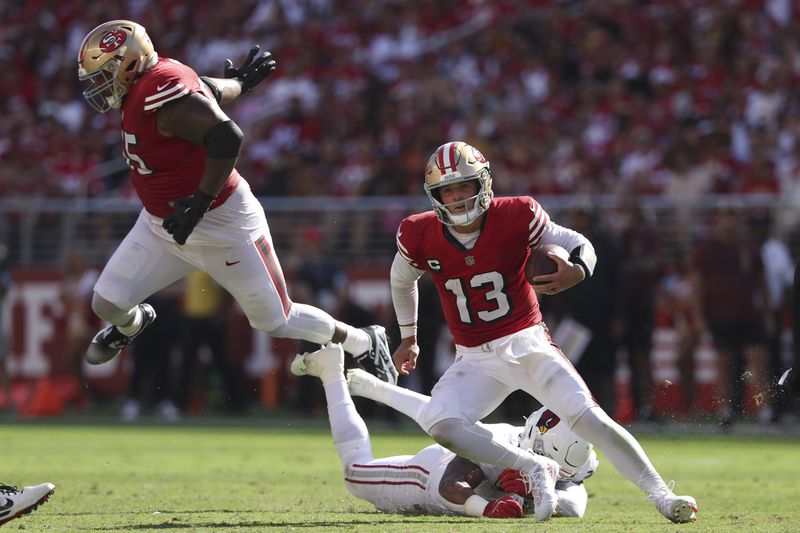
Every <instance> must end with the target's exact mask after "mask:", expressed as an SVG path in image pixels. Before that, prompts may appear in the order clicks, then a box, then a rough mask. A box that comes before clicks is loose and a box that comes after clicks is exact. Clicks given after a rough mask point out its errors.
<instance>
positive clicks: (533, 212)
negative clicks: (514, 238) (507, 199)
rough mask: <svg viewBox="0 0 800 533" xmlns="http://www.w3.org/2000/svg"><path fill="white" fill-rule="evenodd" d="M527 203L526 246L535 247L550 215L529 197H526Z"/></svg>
mask: <svg viewBox="0 0 800 533" xmlns="http://www.w3.org/2000/svg"><path fill="white" fill-rule="evenodd" d="M526 201H527V202H528V204H527V205H528V210H529V211H530V214H529V219H528V246H536V245H537V244H539V239H541V237H542V233H544V229H545V227H547V223H548V222H550V215H548V214H547V211H545V210H544V208H543V207H542V206H541V205H540V204H539V202H537V201H536V200H534V199H533V198H531V197H526Z"/></svg>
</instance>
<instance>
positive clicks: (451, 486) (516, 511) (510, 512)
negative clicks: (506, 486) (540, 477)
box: [439, 455, 525, 518]
mask: <svg viewBox="0 0 800 533" xmlns="http://www.w3.org/2000/svg"><path fill="white" fill-rule="evenodd" d="M484 477H485V475H484V473H483V470H481V467H480V466H478V465H476V464H475V463H473V462H472V461H470V460H468V459H465V458H463V457H460V456H458V455H457V456H455V458H453V460H452V461H450V463H448V465H447V467H446V468H445V471H444V474H442V479H441V481H440V482H439V496H440V497H441V500H442V503H444V505H445V506H446V507H447V508H448V509H450V510H451V511H453V512H455V513H459V514H464V515H467V516H475V517H480V516H486V517H489V518H522V517H523V516H524V514H525V513H524V511H523V510H522V505H520V503H519V502H518V501H517V500H515V499H513V498H512V497H511V496H502V497H500V498H498V499H496V500H492V501H488V500H486V499H485V498H483V497H482V496H479V495H477V494H475V487H477V486H478V485H480V483H481V482H482V481H483V480H484Z"/></svg>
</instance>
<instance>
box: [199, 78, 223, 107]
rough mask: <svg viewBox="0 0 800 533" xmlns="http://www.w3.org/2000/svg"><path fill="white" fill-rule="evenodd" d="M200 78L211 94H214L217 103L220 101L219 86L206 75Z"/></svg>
mask: <svg viewBox="0 0 800 533" xmlns="http://www.w3.org/2000/svg"><path fill="white" fill-rule="evenodd" d="M200 79H201V80H203V83H205V84H206V87H208V88H209V89H210V90H211V94H213V95H214V99H215V100H216V101H217V103H218V104H219V103H221V102H222V93H221V92H220V90H219V87H217V84H216V83H214V82H213V81H212V80H211V78H209V77H208V76H200Z"/></svg>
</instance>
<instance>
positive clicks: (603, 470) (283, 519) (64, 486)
mask: <svg viewBox="0 0 800 533" xmlns="http://www.w3.org/2000/svg"><path fill="white" fill-rule="evenodd" d="M641 442H642V444H643V446H644V447H645V450H647V451H648V453H649V454H650V457H651V459H652V460H653V462H654V463H655V465H656V467H657V468H658V469H659V471H660V472H661V473H662V475H663V476H664V477H665V478H666V479H667V480H669V479H675V480H677V487H676V491H678V492H680V493H688V494H692V495H694V496H695V497H696V498H697V500H698V504H699V506H700V514H699V517H700V519H699V520H698V521H697V522H695V523H694V524H685V525H675V524H670V523H669V522H667V521H666V520H665V519H664V518H662V517H661V515H660V514H658V512H657V511H656V510H655V508H654V507H652V506H651V505H650V504H649V503H648V502H646V501H644V498H643V496H642V494H641V493H640V492H639V490H638V489H637V488H635V487H634V486H633V485H631V484H630V483H629V482H628V481H627V480H625V479H623V478H622V477H621V476H620V475H619V474H618V473H617V472H616V471H615V470H614V469H613V468H612V467H611V466H610V465H609V464H608V462H606V461H605V460H604V458H603V457H602V455H601V457H600V459H601V465H600V469H599V470H598V472H597V473H596V474H595V476H594V477H592V478H591V479H590V480H589V481H588V482H587V489H588V491H589V494H590V499H589V508H588V510H587V515H586V516H585V517H584V519H583V520H577V519H568V518H562V519H554V520H550V521H549V522H546V523H543V524H536V523H535V522H534V521H533V519H532V518H530V519H529V518H526V519H523V520H489V519H482V520H481V519H472V518H462V517H417V516H413V517H409V516H401V515H392V514H383V513H380V512H378V511H376V510H375V509H374V508H373V507H372V506H371V505H370V504H368V503H366V502H364V501H360V500H357V499H355V498H353V497H352V496H350V495H349V494H348V493H347V491H346V490H345V488H344V484H343V482H342V480H341V475H340V466H339V462H338V458H337V456H336V453H335V451H334V448H333V444H332V442H331V438H330V434H329V433H328V432H327V431H326V430H323V429H309V430H297V429H274V428H271V429H258V428H242V427H229V426H228V427H225V426H221V427H214V428H198V427H175V426H162V427H158V426H157V427H152V426H150V427H148V426H138V427H136V426H134V427H131V426H121V425H108V426H67V425H50V424H47V425H42V424H35V425H27V424H12V425H4V426H1V427H0V444H2V448H0V453H2V456H1V458H0V464H2V475H0V482H5V483H9V484H16V485H24V484H34V483H40V482H43V481H51V482H53V483H55V484H56V486H57V489H56V493H55V495H54V496H53V497H52V498H51V499H50V501H49V502H48V503H47V504H46V505H44V506H43V507H40V508H39V509H38V510H37V511H35V512H34V513H32V514H30V515H28V516H26V517H23V518H21V519H19V520H15V521H12V522H10V523H9V524H8V525H7V526H6V529H8V530H12V531H13V530H17V529H19V530H22V529H24V530H27V531H40V530H47V531H150V530H175V531H209V532H210V531H237V532H239V531H317V530H324V531H418V532H430V531H437V532H438V531H453V532H463V531H534V530H535V531H543V532H561V531H564V532H566V531H570V532H574V531H580V532H604V531H626V532H634V531H647V532H662V531H663V532H667V531H670V532H675V531H682V532H683V531H686V532H689V531H698V532H699V531H720V532H721V531H744V532H751V531H752V532H755V531H767V532H795V531H800V440H797V439H796V438H795V439H792V440H776V439H756V438H753V437H717V436H706V437H680V438H677V437H673V438H667V437H654V436H648V437H643V438H642V439H641ZM428 443H429V440H428V439H427V438H426V437H425V436H424V435H422V434H421V433H419V432H413V433H412V432H403V433H396V432H387V431H381V432H376V433H375V434H373V448H374V452H375V455H376V456H385V455H394V454H405V453H414V452H415V451H416V450H418V449H420V448H421V447H423V446H425V445H426V444H428Z"/></svg>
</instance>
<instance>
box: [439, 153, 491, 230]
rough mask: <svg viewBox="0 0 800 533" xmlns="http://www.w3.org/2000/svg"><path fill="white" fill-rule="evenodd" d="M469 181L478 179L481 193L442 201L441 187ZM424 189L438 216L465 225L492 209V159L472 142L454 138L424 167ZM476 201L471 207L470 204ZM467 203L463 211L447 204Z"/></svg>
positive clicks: (448, 224)
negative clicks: (456, 211) (468, 142)
mask: <svg viewBox="0 0 800 533" xmlns="http://www.w3.org/2000/svg"><path fill="white" fill-rule="evenodd" d="M468 180H477V181H478V192H477V194H476V195H475V196H472V197H470V198H468V199H466V200H464V201H459V202H456V203H455V204H443V203H442V198H441V195H440V194H439V189H440V188H441V187H444V186H445V185H452V184H455V183H460V182H463V181H468ZM425 192H426V193H427V194H428V198H430V199H431V203H432V204H433V210H434V211H435V212H436V216H437V217H438V218H439V220H440V221H441V222H442V224H445V225H447V226H466V225H468V224H470V223H471V222H473V221H474V220H476V219H477V218H478V217H479V216H481V215H482V214H483V213H485V212H486V210H487V209H489V206H490V205H491V203H492V172H491V170H490V169H489V161H487V160H486V158H485V157H483V154H482V153H480V151H479V150H478V149H477V148H475V147H474V146H470V145H469V144H467V143H465V142H461V141H453V142H449V143H445V144H443V145H441V146H440V147H439V148H437V149H436V151H435V152H433V155H431V157H430V158H429V159H428V164H427V166H426V167H425ZM473 200H474V201H475V205H474V206H473V207H472V208H471V209H470V207H469V203H470V202H471V201H473ZM462 203H463V204H466V207H467V209H466V211H465V212H463V213H452V212H451V211H450V210H449V209H448V207H449V206H454V205H459V204H462Z"/></svg>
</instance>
